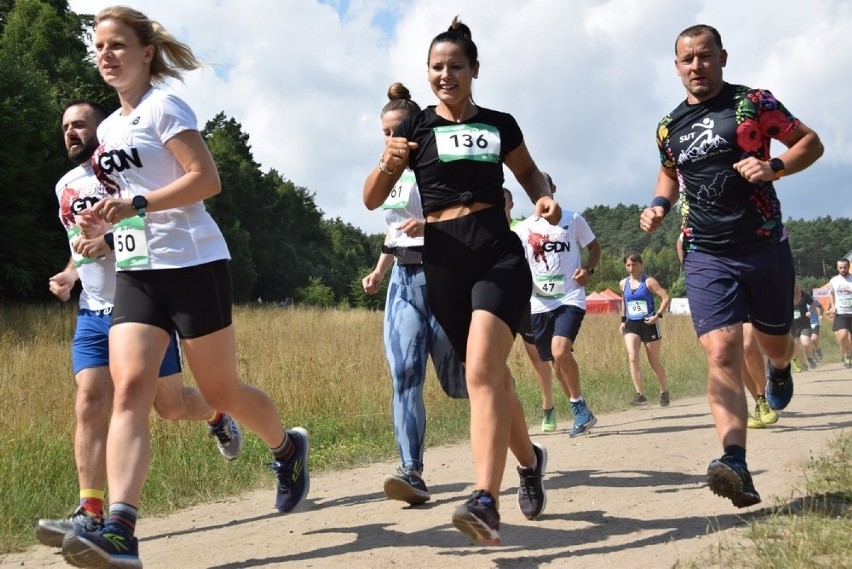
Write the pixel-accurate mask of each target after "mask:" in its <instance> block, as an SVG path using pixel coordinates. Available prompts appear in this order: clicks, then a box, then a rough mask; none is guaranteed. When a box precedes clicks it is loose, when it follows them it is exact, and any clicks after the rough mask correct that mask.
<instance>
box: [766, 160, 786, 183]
mask: <svg viewBox="0 0 852 569" xmlns="http://www.w3.org/2000/svg"><path fill="white" fill-rule="evenodd" d="M769 167H770V168H772V171H773V172H775V175H776V176H777V177H778V178H780V177H781V176H783V175H784V162H783V161H782V160H781V159H780V158H770V159H769Z"/></svg>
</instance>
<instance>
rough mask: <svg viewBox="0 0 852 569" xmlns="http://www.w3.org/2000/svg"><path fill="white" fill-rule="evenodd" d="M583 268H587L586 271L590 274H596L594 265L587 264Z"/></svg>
mask: <svg viewBox="0 0 852 569" xmlns="http://www.w3.org/2000/svg"><path fill="white" fill-rule="evenodd" d="M583 268H584V269H586V272H587V273H589V276H592V275H593V274H595V268H594V267H593V266H591V265H586V266H585V267H583Z"/></svg>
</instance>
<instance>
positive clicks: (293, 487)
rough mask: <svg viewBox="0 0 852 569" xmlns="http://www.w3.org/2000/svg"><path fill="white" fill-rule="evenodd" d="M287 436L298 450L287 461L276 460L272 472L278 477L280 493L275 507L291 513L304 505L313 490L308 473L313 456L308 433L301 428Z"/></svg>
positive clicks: (280, 510) (288, 433) (289, 432)
mask: <svg viewBox="0 0 852 569" xmlns="http://www.w3.org/2000/svg"><path fill="white" fill-rule="evenodd" d="M287 436H288V437H290V440H291V441H293V445H295V447H296V450H295V451H294V452H293V456H291V457H290V458H289V459H287V460H281V461H278V460H276V461H275V462H273V463H272V470H274V471H275V474H276V475H277V476H278V493H277V495H276V498H275V507H276V508H278V511H279V512H284V513H286V512H290V511H292V510H293V508H295V507H296V506H298V505H299V504H301V503H302V500H304V499H305V496H307V495H308V490H310V488H311V479H310V475H309V473H308V455H310V454H311V439H310V437H309V436H308V431H306V430H305V429H303V428H301V427H296V428H295V429H293V430H290V431H287Z"/></svg>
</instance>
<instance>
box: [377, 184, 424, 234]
mask: <svg viewBox="0 0 852 569" xmlns="http://www.w3.org/2000/svg"><path fill="white" fill-rule="evenodd" d="M382 209H383V210H384V211H385V221H386V222H387V224H388V228H389V231H388V235H387V236H386V237H385V245H386V246H388V247H422V246H423V236H422V235H421V236H420V237H409V236H408V235H406V234H405V233H404V232H403V231H401V230H400V229H399V226H400V225H401V224H402V223H403V222H405V221H408V220H409V219H423V205H422V204H421V203H420V192H419V191H418V189H417V181H416V180H415V179H414V172H412V171H411V170H408V169H406V170H405V172H403V173H402V176H400V178H399V181H398V182H397V183H396V185H395V186H394V187H393V189H392V190H391V192H390V194H389V195H388V199H386V200H385V203H383V204H382Z"/></svg>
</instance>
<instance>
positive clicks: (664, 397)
mask: <svg viewBox="0 0 852 569" xmlns="http://www.w3.org/2000/svg"><path fill="white" fill-rule="evenodd" d="M671 402H672V401H671V397H670V396H669V392H668V391H663V392H662V393H660V407H668V406H669V404H670V403H671Z"/></svg>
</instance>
